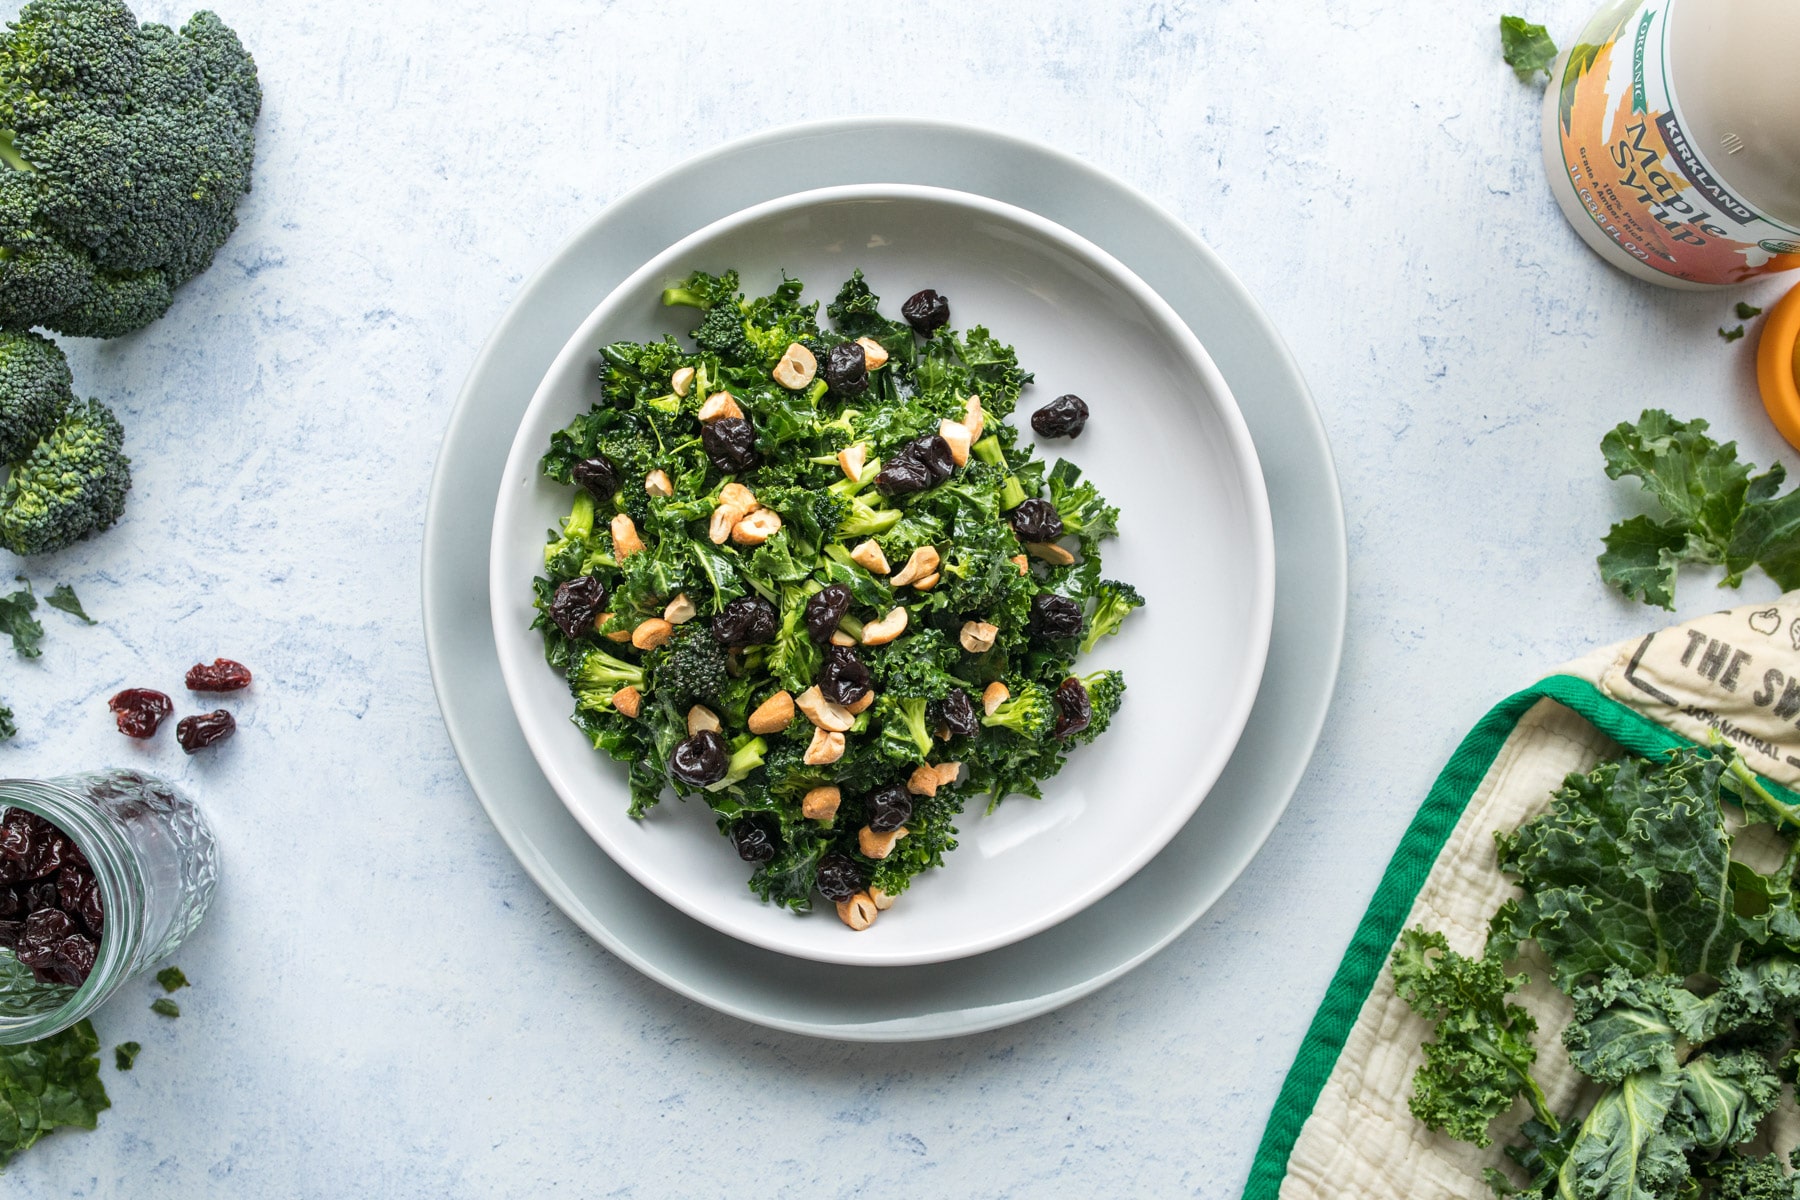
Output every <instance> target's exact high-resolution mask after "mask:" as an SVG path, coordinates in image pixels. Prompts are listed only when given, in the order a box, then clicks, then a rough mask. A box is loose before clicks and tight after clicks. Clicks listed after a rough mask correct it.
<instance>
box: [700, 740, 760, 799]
mask: <svg viewBox="0 0 1800 1200" xmlns="http://www.w3.org/2000/svg"><path fill="white" fill-rule="evenodd" d="M768 749H769V743H768V742H766V741H764V740H763V739H762V738H759V737H752V738H744V739H741V741H740V742H739V744H737V745H735V746H734V747H733V748H732V751H731V758H730V759H728V760H727V761H726V763H725V778H723V779H721V780H719V781H718V782H717V783H709V784H707V785H706V790H707V791H709V792H722V791H724V790H725V789H726V788H728V787H730V786H732V785H733V784H735V783H741V782H743V780H744V778H745V777H746V776H748V775H749V774H750V772H752V771H754V770H756V768H758V767H760V766H762V765H763V755H764V754H766V753H767V752H768Z"/></svg>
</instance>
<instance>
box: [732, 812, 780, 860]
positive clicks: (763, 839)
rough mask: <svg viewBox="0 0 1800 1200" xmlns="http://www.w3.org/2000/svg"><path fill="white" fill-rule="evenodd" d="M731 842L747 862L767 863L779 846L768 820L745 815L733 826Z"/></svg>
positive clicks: (740, 856) (739, 855)
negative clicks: (770, 829)
mask: <svg viewBox="0 0 1800 1200" xmlns="http://www.w3.org/2000/svg"><path fill="white" fill-rule="evenodd" d="M731 844H732V846H733V847H734V848H735V849H736V850H737V855H738V857H739V858H741V859H743V860H744V861H745V862H753V863H765V862H768V861H769V860H770V859H772V858H774V857H775V852H776V850H777V849H779V847H778V846H777V844H776V837H775V835H774V834H773V833H771V832H770V831H769V826H768V824H767V823H766V822H764V821H761V820H758V819H757V818H755V817H745V818H744V819H743V820H742V821H739V822H738V823H737V824H735V825H733V826H732V827H731Z"/></svg>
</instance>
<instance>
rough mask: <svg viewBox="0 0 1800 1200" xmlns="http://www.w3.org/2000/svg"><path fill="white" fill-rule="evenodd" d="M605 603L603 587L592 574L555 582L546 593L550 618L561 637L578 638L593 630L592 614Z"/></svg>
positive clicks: (595, 614) (594, 615) (597, 614)
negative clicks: (549, 594)
mask: <svg viewBox="0 0 1800 1200" xmlns="http://www.w3.org/2000/svg"><path fill="white" fill-rule="evenodd" d="M605 607H606V588H605V587H603V586H602V585H601V583H600V581H599V580H598V579H596V578H594V577H593V576H592V575H580V576H577V577H576V578H574V579H568V580H564V581H563V582H562V583H559V584H557V585H556V595H554V596H552V597H550V619H551V620H552V621H554V622H555V623H556V627H557V628H558V629H560V630H562V632H563V636H564V637H570V638H578V637H580V636H582V635H583V634H586V633H592V632H594V618H595V617H597V616H599V615H600V610H601V609H602V608H605Z"/></svg>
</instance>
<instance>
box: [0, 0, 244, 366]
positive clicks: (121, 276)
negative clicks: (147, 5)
mask: <svg viewBox="0 0 1800 1200" xmlns="http://www.w3.org/2000/svg"><path fill="white" fill-rule="evenodd" d="M261 107H262V91H261V88H260V87H259V86H258V84H257V80H256V64H255V62H254V61H253V60H252V59H251V57H250V55H249V53H248V52H247V51H246V50H245V49H244V47H243V44H242V43H241V42H239V41H238V38H237V35H236V34H234V33H233V32H232V31H231V30H230V29H229V28H227V27H226V26H225V24H224V23H223V22H221V21H220V20H219V18H218V17H216V16H214V15H213V14H212V13H210V12H201V13H196V14H195V15H194V16H193V17H192V18H190V19H189V21H188V22H187V24H186V25H184V26H183V27H182V29H181V31H180V32H179V33H177V32H176V31H174V30H172V29H170V28H168V27H167V26H163V25H154V24H145V25H139V24H138V22H137V18H136V17H134V16H133V15H132V13H131V10H130V9H129V8H127V7H126V6H125V4H124V3H123V2H122V0H31V3H29V4H26V5H25V7H24V8H23V9H21V10H20V12H19V16H18V19H17V20H15V21H13V22H12V23H11V24H10V25H9V26H8V27H7V31H6V35H5V37H4V38H0V162H4V167H0V325H6V326H11V327H20V328H24V327H29V326H33V325H42V326H45V327H47V328H50V329H53V330H56V331H57V332H59V333H65V334H70V335H73V336H77V337H118V336H119V335H121V334H125V333H130V332H131V331H132V330H134V329H140V328H142V327H143V326H145V325H148V324H149V323H150V322H151V321H154V320H156V319H157V318H158V317H160V316H162V314H163V313H164V312H166V311H167V310H168V307H169V305H170V303H171V302H172V301H173V299H174V291H175V289H176V288H178V287H180V286H181V285H182V284H183V283H186V282H187V281H188V280H189V279H192V278H193V277H194V276H196V275H198V274H200V273H201V272H202V271H204V270H205V269H206V268H207V267H208V266H209V265H211V263H212V260H213V255H214V254H216V253H217V252H218V250H219V247H221V246H223V245H224V244H225V240H226V239H227V238H228V237H230V236H231V232H232V230H233V229H235V228H236V227H237V215H236V210H237V203H238V200H239V199H240V198H242V197H243V195H244V194H245V193H247V192H248V191H249V190H250V170H251V165H252V161H253V159H254V157H255V151H256V137H255V133H254V126H255V123H256V117H257V114H258V112H259V111H260V109H261Z"/></svg>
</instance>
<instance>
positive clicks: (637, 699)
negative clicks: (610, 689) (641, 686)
mask: <svg viewBox="0 0 1800 1200" xmlns="http://www.w3.org/2000/svg"><path fill="white" fill-rule="evenodd" d="M612 705H613V708H615V709H617V710H618V711H619V712H621V713H623V714H624V715H626V716H628V717H632V718H634V719H635V718H636V717H637V715H638V713H639V712H640V711H642V709H643V707H644V693H642V692H640V691H638V690H637V689H636V688H634V687H631V686H629V685H628V686H626V687H622V688H620V689H619V690H618V691H616V692H614V693H613V694H612Z"/></svg>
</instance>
